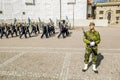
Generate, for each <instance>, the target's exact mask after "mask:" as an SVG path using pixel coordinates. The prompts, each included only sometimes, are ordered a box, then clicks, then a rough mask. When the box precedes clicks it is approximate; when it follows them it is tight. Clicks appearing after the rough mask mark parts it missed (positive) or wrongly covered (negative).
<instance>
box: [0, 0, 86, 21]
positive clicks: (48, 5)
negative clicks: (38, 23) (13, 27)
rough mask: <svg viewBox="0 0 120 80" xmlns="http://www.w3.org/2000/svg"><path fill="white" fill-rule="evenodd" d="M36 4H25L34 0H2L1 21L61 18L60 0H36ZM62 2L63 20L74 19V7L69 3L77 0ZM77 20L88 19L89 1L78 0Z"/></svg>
mask: <svg viewBox="0 0 120 80" xmlns="http://www.w3.org/2000/svg"><path fill="white" fill-rule="evenodd" d="M34 1H35V4H33V5H32V4H30V5H26V4H25V3H32V2H33V0H0V10H1V11H2V12H3V14H0V18H1V19H13V18H17V19H27V18H28V17H30V18H31V19H38V17H40V18H41V19H43V20H44V19H49V18H52V19H54V20H56V19H59V18H60V1H59V0H34ZM61 1H62V19H66V16H68V18H69V19H72V18H73V6H72V5H68V4H67V3H68V2H70V1H72V2H74V1H75V0H61ZM74 9H75V15H74V16H75V19H86V14H87V0H77V1H76V5H75V8H74Z"/></svg>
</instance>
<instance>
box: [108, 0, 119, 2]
mask: <svg viewBox="0 0 120 80" xmlns="http://www.w3.org/2000/svg"><path fill="white" fill-rule="evenodd" d="M109 2H120V0H109Z"/></svg>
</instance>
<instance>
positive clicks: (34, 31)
mask: <svg viewBox="0 0 120 80" xmlns="http://www.w3.org/2000/svg"><path fill="white" fill-rule="evenodd" d="M32 33H35V34H37V28H36V25H35V23H33V24H32V31H31V34H32Z"/></svg>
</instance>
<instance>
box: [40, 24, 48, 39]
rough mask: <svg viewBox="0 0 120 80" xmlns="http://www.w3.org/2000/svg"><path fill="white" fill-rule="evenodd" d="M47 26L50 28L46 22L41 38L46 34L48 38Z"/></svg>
mask: <svg viewBox="0 0 120 80" xmlns="http://www.w3.org/2000/svg"><path fill="white" fill-rule="evenodd" d="M47 28H48V27H47V24H46V23H44V24H43V26H42V30H43V33H42V36H41V38H43V36H44V35H45V36H46V38H48V29H47Z"/></svg>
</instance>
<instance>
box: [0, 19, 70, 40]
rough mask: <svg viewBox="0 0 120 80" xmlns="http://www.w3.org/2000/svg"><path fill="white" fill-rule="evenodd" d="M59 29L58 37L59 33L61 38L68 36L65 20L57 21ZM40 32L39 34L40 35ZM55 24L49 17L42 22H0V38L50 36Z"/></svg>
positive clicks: (53, 31) (53, 32)
mask: <svg viewBox="0 0 120 80" xmlns="http://www.w3.org/2000/svg"><path fill="white" fill-rule="evenodd" d="M59 29H60V34H59V35H58V38H60V36H61V34H62V35H63V38H65V37H67V36H69V29H68V26H67V24H66V21H65V20H61V21H59ZM40 33H41V35H40ZM55 34H56V32H55V26H54V22H53V21H52V20H51V19H50V21H49V22H42V23H41V24H39V23H38V22H32V23H30V24H27V23H16V24H7V23H0V38H1V39H2V38H3V37H6V38H11V37H19V38H20V39H21V38H29V37H33V36H38V35H40V38H43V37H46V38H50V37H51V36H54V35H55Z"/></svg>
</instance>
